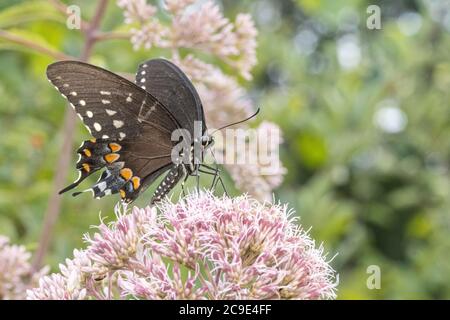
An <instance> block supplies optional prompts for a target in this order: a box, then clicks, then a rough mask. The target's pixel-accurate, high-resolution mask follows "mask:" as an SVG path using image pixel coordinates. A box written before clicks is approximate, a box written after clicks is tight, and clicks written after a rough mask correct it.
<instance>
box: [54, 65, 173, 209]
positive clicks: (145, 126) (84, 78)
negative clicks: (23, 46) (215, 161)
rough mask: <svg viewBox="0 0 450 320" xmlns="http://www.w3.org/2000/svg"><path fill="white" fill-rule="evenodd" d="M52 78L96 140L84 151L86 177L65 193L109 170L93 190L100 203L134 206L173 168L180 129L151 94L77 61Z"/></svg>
mask: <svg viewBox="0 0 450 320" xmlns="http://www.w3.org/2000/svg"><path fill="white" fill-rule="evenodd" d="M47 77H48V79H49V81H50V82H51V83H52V84H53V85H54V86H55V87H56V89H57V90H58V91H59V92H60V93H61V94H62V95H63V96H64V97H65V98H67V100H69V102H70V104H71V106H72V107H73V108H74V110H75V112H76V113H77V114H78V116H79V117H80V118H81V120H82V121H83V123H84V125H85V126H86V127H87V128H88V130H89V132H91V134H92V135H93V136H94V138H96V139H92V140H88V141H85V142H84V143H83V144H82V145H81V147H80V148H79V150H78V153H79V155H80V159H79V160H78V162H77V169H78V170H79V172H80V176H79V178H78V179H77V180H76V181H75V182H74V183H73V184H71V185H70V186H68V187H67V188H65V189H63V190H62V191H61V192H66V191H68V190H70V189H72V188H74V187H76V186H78V184H79V183H80V182H81V181H82V180H84V179H85V178H87V177H88V176H89V175H91V174H92V173H93V172H95V171H97V170H100V169H102V168H104V167H106V171H104V172H103V174H102V175H101V177H100V179H99V181H98V182H97V183H96V184H95V185H94V186H93V187H92V188H91V189H88V190H90V191H92V192H93V193H94V196H95V197H102V196H104V195H108V194H112V193H120V194H121V197H122V199H124V200H126V201H131V200H134V199H135V198H136V197H137V196H138V194H139V193H140V192H142V191H143V190H145V188H146V187H148V185H149V184H150V183H151V182H153V181H154V180H155V179H156V178H157V177H158V176H159V175H161V174H162V173H163V172H164V171H166V170H169V169H170V168H171V166H172V165H173V164H172V162H171V157H170V151H171V149H172V147H173V144H174V142H172V141H171V133H172V132H173V130H175V129H178V128H180V124H179V123H178V122H177V120H176V119H175V118H174V117H173V115H172V114H171V112H170V111H168V110H167V109H166V107H165V106H164V105H162V104H161V103H160V102H159V101H158V100H157V98H155V97H154V96H153V95H151V94H150V93H149V92H147V91H145V90H144V89H142V88H140V87H138V86H136V85H135V84H133V83H132V82H130V81H128V80H126V79H124V78H122V77H120V76H118V75H116V74H114V73H111V72H109V71H107V70H104V69H102V68H99V67H95V66H93V65H90V64H86V63H82V62H77V61H61V62H56V63H54V64H51V65H50V66H49V67H48V68H47ZM88 190H86V191H88Z"/></svg>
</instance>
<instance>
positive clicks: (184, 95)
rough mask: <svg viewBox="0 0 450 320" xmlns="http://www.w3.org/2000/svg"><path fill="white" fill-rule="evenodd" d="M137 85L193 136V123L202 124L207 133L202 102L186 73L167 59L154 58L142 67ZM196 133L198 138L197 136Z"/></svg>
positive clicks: (137, 78) (139, 70) (202, 131)
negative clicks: (167, 110)
mask: <svg viewBox="0 0 450 320" xmlns="http://www.w3.org/2000/svg"><path fill="white" fill-rule="evenodd" d="M136 84H137V85H138V86H141V88H143V89H145V90H146V91H147V92H149V93H150V94H151V95H153V96H154V97H156V98H157V99H158V101H160V102H161V103H162V104H163V105H164V106H165V107H166V108H168V109H169V110H170V112H171V113H172V114H173V115H174V117H175V118H176V119H177V121H178V123H180V125H181V127H182V128H184V129H187V130H189V133H190V134H191V137H194V121H201V122H202V127H201V132H199V133H198V134H203V133H205V132H206V122H205V115H204V111H203V106H202V102H201V100H200V97H199V95H198V93H197V90H195V88H194V86H193V84H192V82H191V81H190V80H189V79H188V77H187V76H186V75H185V74H184V72H183V71H182V70H181V69H180V68H179V67H177V66H176V65H175V64H173V63H172V62H170V61H168V60H165V59H152V60H148V61H146V62H144V63H142V64H141V65H139V68H138V72H137V74H136ZM198 134H197V135H198Z"/></svg>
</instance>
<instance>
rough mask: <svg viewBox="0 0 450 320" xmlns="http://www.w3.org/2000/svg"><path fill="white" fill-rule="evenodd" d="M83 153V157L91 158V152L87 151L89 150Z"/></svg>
mask: <svg viewBox="0 0 450 320" xmlns="http://www.w3.org/2000/svg"><path fill="white" fill-rule="evenodd" d="M83 152H84V155H85V156H86V157H90V156H92V152H91V150H89V149H84V150H83Z"/></svg>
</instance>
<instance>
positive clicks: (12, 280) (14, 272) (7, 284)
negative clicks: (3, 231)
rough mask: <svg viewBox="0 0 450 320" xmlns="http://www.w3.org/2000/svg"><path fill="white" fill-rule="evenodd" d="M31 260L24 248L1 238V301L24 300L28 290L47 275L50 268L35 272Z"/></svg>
mask: <svg viewBox="0 0 450 320" xmlns="http://www.w3.org/2000/svg"><path fill="white" fill-rule="evenodd" d="M30 258H31V254H30V253H29V252H28V251H26V249H25V247H24V246H18V245H14V244H10V243H9V239H8V238H6V237H4V236H0V300H2V299H5V300H9V299H24V298H25V291H26V289H27V288H31V287H33V286H35V285H36V284H37V281H38V279H39V277H41V276H42V275H44V274H46V273H47V271H48V268H43V269H41V270H39V271H37V272H34V271H33V269H32V267H31V264H30Z"/></svg>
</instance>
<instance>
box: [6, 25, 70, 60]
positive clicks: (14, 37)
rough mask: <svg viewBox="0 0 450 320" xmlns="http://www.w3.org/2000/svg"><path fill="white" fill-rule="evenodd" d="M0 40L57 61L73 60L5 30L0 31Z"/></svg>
mask: <svg viewBox="0 0 450 320" xmlns="http://www.w3.org/2000/svg"><path fill="white" fill-rule="evenodd" d="M0 39H5V40H8V41H9V42H13V43H16V44H19V45H21V46H24V47H26V48H30V49H32V50H34V51H36V52H39V53H42V54H45V55H47V56H50V57H52V58H55V59H58V60H75V58H74V57H72V56H69V55H66V54H65V53H62V52H59V51H57V50H53V49H51V48H47V47H44V46H41V45H40V44H38V43H35V42H32V41H29V40H28V39H25V38H22V37H21V36H19V35H17V34H13V33H11V32H8V31H6V30H0Z"/></svg>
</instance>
